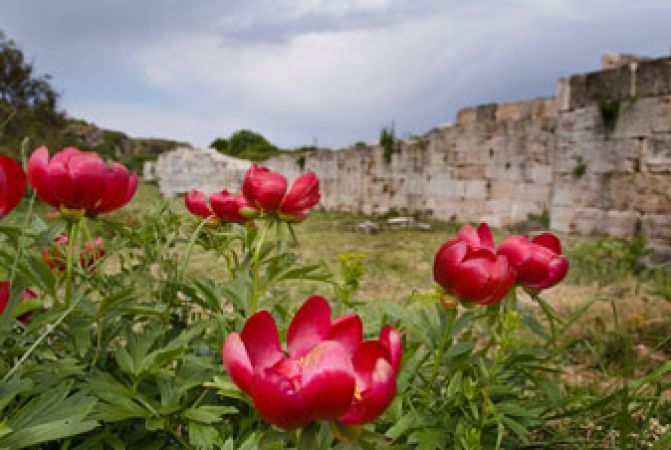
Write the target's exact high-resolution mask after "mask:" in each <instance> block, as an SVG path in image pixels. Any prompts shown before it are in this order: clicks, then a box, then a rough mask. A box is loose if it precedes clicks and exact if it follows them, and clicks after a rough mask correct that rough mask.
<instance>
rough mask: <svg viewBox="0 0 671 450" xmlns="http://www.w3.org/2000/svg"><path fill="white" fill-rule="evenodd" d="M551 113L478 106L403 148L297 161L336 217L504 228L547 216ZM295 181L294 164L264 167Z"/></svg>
mask: <svg viewBox="0 0 671 450" xmlns="http://www.w3.org/2000/svg"><path fill="white" fill-rule="evenodd" d="M556 121H557V111H556V106H555V101H554V98H542V99H534V100H530V101H524V102H515V103H507V104H501V105H495V104H492V105H484V106H480V107H477V108H468V109H464V110H462V111H460V112H459V114H458V116H457V123H456V124H455V125H452V126H447V127H442V128H436V129H434V130H431V131H430V132H429V133H428V134H427V135H425V136H423V137H421V138H419V139H413V140H409V141H407V142H402V143H400V145H399V146H398V148H397V149H396V150H395V151H394V152H393V153H392V154H391V158H390V160H389V161H388V162H387V160H386V159H385V158H384V150H383V148H382V147H380V146H377V145H367V146H362V145H359V146H354V147H350V148H347V149H344V150H340V151H337V152H334V151H318V152H314V153H311V154H307V155H303V156H302V157H303V158H304V165H303V168H304V170H305V171H308V170H310V171H314V172H315V173H317V175H318V176H319V178H320V180H321V183H322V193H323V197H322V202H321V204H322V205H323V206H325V207H327V208H330V209H336V210H341V211H361V212H364V213H384V212H387V211H389V210H390V209H394V210H397V211H399V212H415V211H417V212H422V213H425V214H428V215H431V216H434V217H436V218H441V219H450V218H455V217H457V218H460V219H463V220H487V221H488V222H490V223H492V224H493V225H507V224H510V223H513V222H517V221H520V220H524V219H526V218H527V216H528V214H530V213H542V212H543V211H544V210H545V209H548V208H549V200H550V194H551V186H552V167H553V161H552V151H553V148H554V130H555V126H556ZM266 165H267V166H268V167H270V168H272V169H273V170H277V171H280V172H282V173H285V174H288V175H289V176H290V177H291V178H295V177H296V176H298V175H299V173H300V172H301V167H300V166H299V164H298V158H297V157H294V156H293V155H283V156H279V157H276V158H273V159H270V160H268V161H267V162H266Z"/></svg>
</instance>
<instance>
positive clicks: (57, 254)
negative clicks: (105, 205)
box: [42, 233, 107, 272]
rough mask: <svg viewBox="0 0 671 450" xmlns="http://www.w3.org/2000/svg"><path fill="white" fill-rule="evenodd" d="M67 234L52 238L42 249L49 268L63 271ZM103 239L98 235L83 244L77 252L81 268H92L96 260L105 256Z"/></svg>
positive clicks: (65, 261) (65, 259)
mask: <svg viewBox="0 0 671 450" xmlns="http://www.w3.org/2000/svg"><path fill="white" fill-rule="evenodd" d="M68 242H69V239H68V235H67V234H65V233H61V234H59V235H58V236H56V237H55V238H54V241H53V243H52V245H51V246H50V247H49V248H43V249H42V258H43V259H44V262H45V263H47V265H48V266H49V268H50V269H51V270H56V271H59V272H63V271H64V270H65V269H66V267H67V254H68ZM105 253H107V252H106V250H105V241H104V240H103V238H101V237H100V236H98V237H97V238H95V240H93V241H89V242H87V243H86V244H85V245H84V249H83V250H81V251H80V252H79V263H80V264H81V266H82V268H84V269H88V270H94V269H95V265H96V262H97V261H98V260H100V259H101V258H102V257H103V256H105Z"/></svg>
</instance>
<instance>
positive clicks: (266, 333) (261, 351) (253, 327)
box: [240, 310, 284, 370]
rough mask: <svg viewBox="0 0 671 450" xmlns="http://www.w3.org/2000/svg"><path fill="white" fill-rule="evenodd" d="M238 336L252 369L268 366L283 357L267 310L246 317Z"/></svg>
mask: <svg viewBox="0 0 671 450" xmlns="http://www.w3.org/2000/svg"><path fill="white" fill-rule="evenodd" d="M240 337H241V339H242V342H243V343H244V344H245V349H247V354H248V355H249V359H250V361H251V362H252V367H254V370H261V369H264V368H266V367H270V366H272V365H274V364H275V363H277V361H279V360H280V359H282V358H283V357H284V355H283V354H282V347H281V346H280V339H279V338H278V337H277V325H276V324H275V319H273V316H271V315H270V313H269V312H268V311H265V310H264V311H259V312H257V313H256V314H254V315H253V316H251V317H250V318H249V319H247V322H246V323H245V326H244V328H243V329H242V333H240Z"/></svg>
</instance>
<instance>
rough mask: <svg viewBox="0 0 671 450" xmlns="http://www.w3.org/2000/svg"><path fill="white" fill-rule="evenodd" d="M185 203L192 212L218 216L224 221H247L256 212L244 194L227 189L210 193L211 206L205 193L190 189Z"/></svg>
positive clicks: (199, 214) (206, 215) (213, 216)
mask: <svg viewBox="0 0 671 450" xmlns="http://www.w3.org/2000/svg"><path fill="white" fill-rule="evenodd" d="M184 204H185V205H186V207H187V209H188V210H189V211H190V212H191V214H194V215H196V216H200V217H202V218H203V219H207V218H216V219H218V220H221V221H222V222H237V223H245V222H247V221H248V220H249V218H250V217H252V216H253V215H254V214H255V213H256V210H255V209H254V208H253V207H252V206H251V205H250V204H249V202H248V201H247V199H246V198H245V197H244V196H242V195H236V196H233V195H231V194H229V193H228V191H227V190H225V189H224V190H223V191H221V192H217V193H215V194H212V195H210V205H209V206H208V204H207V201H206V199H205V194H203V193H202V192H200V191H195V190H194V191H189V192H187V193H186V195H185V196H184Z"/></svg>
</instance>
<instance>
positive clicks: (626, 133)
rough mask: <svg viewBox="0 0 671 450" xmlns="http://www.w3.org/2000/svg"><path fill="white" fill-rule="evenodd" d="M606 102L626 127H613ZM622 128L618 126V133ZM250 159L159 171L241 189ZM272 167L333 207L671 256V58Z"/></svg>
mask: <svg viewBox="0 0 671 450" xmlns="http://www.w3.org/2000/svg"><path fill="white" fill-rule="evenodd" d="M604 105H609V106H608V107H609V108H610V109H611V113H612V110H613V108H615V109H616V110H617V112H616V113H615V116H616V120H614V121H612V122H611V127H610V128H608V127H606V125H605V121H604V118H603V112H604V111H603V108H604ZM611 128H612V129H611ZM248 165H249V163H248V162H242V161H238V160H235V159H233V158H227V157H225V156H222V155H219V154H217V153H216V152H214V151H197V152H196V151H187V150H179V151H176V152H174V153H169V154H165V155H162V156H161V157H160V158H159V160H158V162H157V165H156V168H155V169H156V170H155V172H156V175H157V177H158V179H159V184H160V186H161V191H162V192H164V193H165V194H167V195H173V194H175V193H179V192H184V191H186V190H188V189H190V188H199V189H201V190H204V191H206V192H214V191H216V190H219V189H221V188H222V187H226V188H228V189H229V190H237V189H238V188H239V185H240V183H241V181H242V178H243V176H244V172H245V170H246V169H247V167H248ZM265 165H267V166H268V167H270V168H272V169H273V170H277V171H280V172H282V173H284V174H285V175H287V176H288V178H290V179H294V178H296V177H297V176H299V175H300V173H301V172H303V171H308V170H311V171H314V172H316V173H317V174H318V175H319V177H320V180H321V186H322V194H323V196H322V201H321V204H322V206H324V207H326V208H329V209H336V210H342V211H360V212H364V213H382V212H387V211H389V210H390V209H395V210H397V211H399V212H414V211H418V212H423V213H425V214H429V215H432V216H434V217H436V218H442V219H449V218H455V217H456V218H459V219H460V220H469V221H478V220H486V221H488V222H490V223H492V224H493V225H499V226H500V225H508V224H511V223H514V222H518V221H521V220H524V219H526V218H527V217H528V215H529V214H541V213H543V212H544V211H548V212H549V213H550V219H551V222H550V226H551V228H553V229H555V230H558V231H563V232H578V233H590V232H606V233H610V234H613V235H617V236H632V235H634V234H635V233H636V232H638V231H641V232H643V233H644V235H645V236H646V237H647V238H648V239H649V240H650V241H651V243H653V244H654V245H655V246H657V247H658V248H660V249H662V250H666V251H669V254H670V255H671V246H670V244H669V243H670V242H671V59H668V58H667V59H657V60H647V61H646V60H640V61H633V62H631V63H630V64H624V65H619V66H616V67H615V68H612V69H608V70H602V71H598V72H594V73H589V74H583V75H575V76H572V77H568V78H562V79H560V80H559V82H558V84H557V94H556V96H555V97H549V98H539V99H534V100H529V101H522V102H513V103H506V104H488V105H481V106H478V107H475V108H466V109H463V110H461V111H459V113H458V114H457V121H456V124H454V125H449V126H444V127H440V128H435V129H433V130H431V131H430V132H429V133H427V134H426V135H424V136H422V137H421V138H419V139H413V140H409V141H407V142H403V143H401V144H400V146H399V147H398V149H397V151H395V152H394V153H393V154H392V155H391V158H390V160H389V161H387V160H385V158H384V150H383V149H382V148H381V147H380V146H377V145H360V146H354V147H350V148H346V149H342V150H339V151H330V150H322V151H316V152H312V153H303V154H300V155H295V156H294V155H283V156H280V157H277V158H273V159H270V160H268V161H266V163H265Z"/></svg>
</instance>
